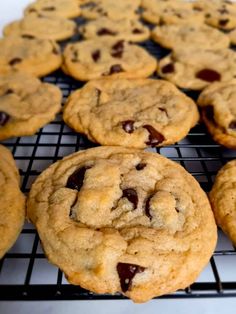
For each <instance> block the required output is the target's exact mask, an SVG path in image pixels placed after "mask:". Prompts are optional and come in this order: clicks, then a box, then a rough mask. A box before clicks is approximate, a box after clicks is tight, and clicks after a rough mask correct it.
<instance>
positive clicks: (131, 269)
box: [116, 263, 145, 292]
mask: <svg viewBox="0 0 236 314" xmlns="http://www.w3.org/2000/svg"><path fill="white" fill-rule="evenodd" d="M116 269H117V272H118V275H119V278H120V286H121V289H122V291H123V292H126V291H128V290H129V289H130V288H131V286H132V280H133V278H134V276H135V275H136V274H138V273H142V272H144V270H145V267H142V266H139V265H135V264H127V263H118V264H117V266H116Z"/></svg>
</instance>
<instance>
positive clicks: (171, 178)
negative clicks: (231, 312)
mask: <svg viewBox="0 0 236 314" xmlns="http://www.w3.org/2000/svg"><path fill="white" fill-rule="evenodd" d="M27 214H28V217H29V218H30V220H31V221H32V222H33V223H34V224H35V225H36V228H37V230H38V232H39V236H40V239H41V241H42V244H43V247H44V250H45V252H46V255H47V257H48V259H49V260H50V261H51V262H52V263H54V264H56V265H57V266H59V267H60V268H61V269H62V270H63V271H64V272H65V274H66V276H67V278H68V280H69V281H70V282H71V283H73V284H79V285H80V286H82V287H83V288H86V289H89V290H91V291H94V292H97V293H116V292H122V293H124V294H125V295H126V296H128V297H129V298H131V299H132V300H134V301H135V302H145V301H147V300H149V299H151V298H152V297H154V296H158V295H162V294H165V293H170V292H173V291H175V290H177V289H180V288H185V287H186V286H188V285H189V284H191V283H192V282H193V281H194V280H195V279H196V278H197V276H198V275H199V273H200V271H201V270H202V269H203V267H204V266H205V265H206V263H207V262H208V261H209V258H210V257H211V254H212V252H213V250H214V247H215V244H216V236H217V234H216V225H215V221H214V218H213V213H212V211H211V208H210V205H209V201H208V199H207V197H206V195H205V193H204V192H203V190H202V189H201V188H200V186H199V184H198V183H197V181H196V180H195V179H194V178H193V177H192V176H191V175H190V174H189V173H187V172H186V171H185V170H184V169H183V168H182V167H181V166H180V165H178V164H176V163H174V162H173V161H170V160H168V159H167V158H165V157H162V156H160V155H158V154H154V153H148V152H143V151H140V150H135V149H126V148H119V147H99V148H94V149H88V150H84V151H81V152H78V153H75V154H72V155H70V156H67V157H66V158H64V159H63V160H62V161H59V162H57V163H55V164H53V165H52V166H50V167H49V168H48V169H47V170H45V171H44V172H43V173H42V174H41V175H40V176H39V177H38V178H37V180H36V182H35V183H34V184H33V186H32V188H31V191H30V194H29V198H28V204H27Z"/></svg>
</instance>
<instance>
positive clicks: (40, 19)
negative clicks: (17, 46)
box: [3, 14, 77, 41]
mask: <svg viewBox="0 0 236 314" xmlns="http://www.w3.org/2000/svg"><path fill="white" fill-rule="evenodd" d="M76 31H77V25H76V23H75V22H73V21H70V20H67V19H64V18H60V17H56V16H52V17H46V16H38V15H33V14H30V15H28V16H26V17H25V18H23V19H22V20H19V21H15V22H12V23H10V24H8V25H7V26H5V28H4V29H3V34H4V35H5V36H10V35H17V36H22V35H23V36H26V37H27V36H28V37H32V38H41V39H52V40H56V41H59V40H64V39H67V38H70V37H71V36H73V35H74V34H75V32H76Z"/></svg>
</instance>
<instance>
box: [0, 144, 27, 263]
mask: <svg viewBox="0 0 236 314" xmlns="http://www.w3.org/2000/svg"><path fill="white" fill-rule="evenodd" d="M19 184H20V176H19V172H18V169H17V167H16V164H15V161H14V159H13V157H12V154H11V152H10V151H9V150H8V149H7V148H5V147H4V146H2V145H0V186H1V189H0V202H1V206H0V215H1V223H0V238H1V241H0V258H2V257H3V256H4V254H5V253H6V252H7V251H8V250H9V249H10V247H11V246H12V245H13V244H14V243H15V241H16V239H17V237H18V235H19V234H20V232H21V229H22V227H23V224H24V220H25V197H24V195H23V193H22V192H21V191H20V187H19Z"/></svg>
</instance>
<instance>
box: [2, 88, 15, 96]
mask: <svg viewBox="0 0 236 314" xmlns="http://www.w3.org/2000/svg"><path fill="white" fill-rule="evenodd" d="M13 93H14V91H13V90H12V89H8V90H7V91H5V93H4V95H9V94H13Z"/></svg>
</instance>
